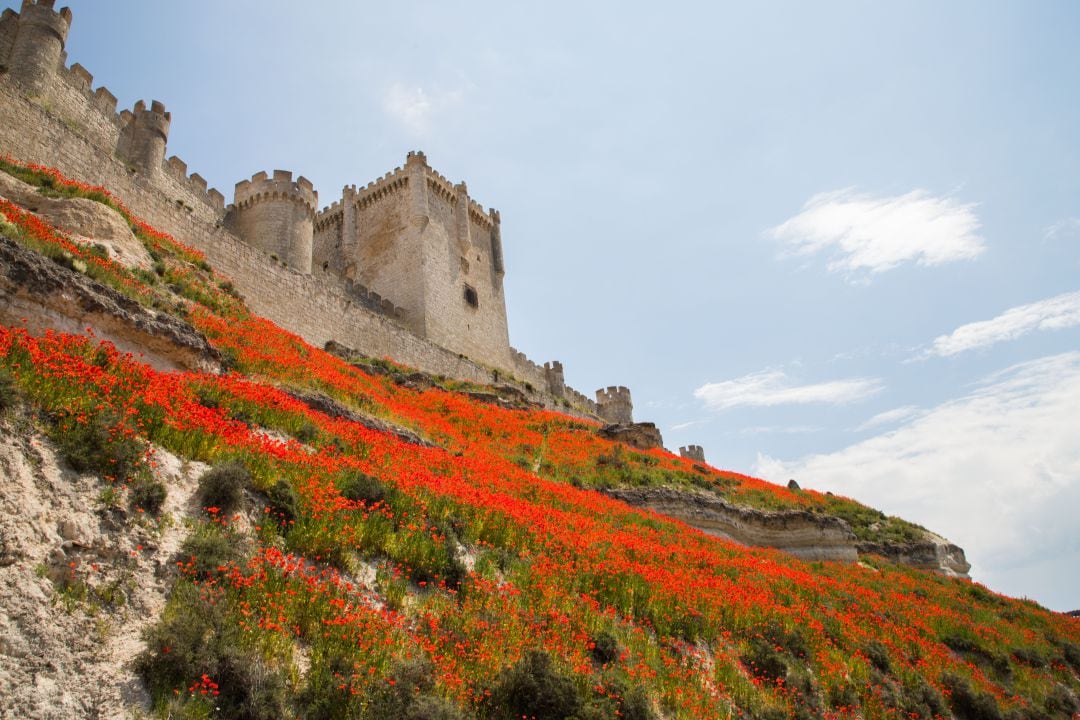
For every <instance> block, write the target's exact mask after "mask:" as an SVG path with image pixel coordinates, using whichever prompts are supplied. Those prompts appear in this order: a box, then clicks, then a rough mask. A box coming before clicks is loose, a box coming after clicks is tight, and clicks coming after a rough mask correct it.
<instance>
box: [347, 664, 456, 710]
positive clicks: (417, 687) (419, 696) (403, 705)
mask: <svg viewBox="0 0 1080 720" xmlns="http://www.w3.org/2000/svg"><path fill="white" fill-rule="evenodd" d="M434 677H435V668H434V666H433V665H432V664H431V661H430V660H429V659H428V658H427V657H419V658H413V659H410V660H404V661H399V662H397V663H395V664H394V666H393V668H391V670H390V674H389V677H388V678H387V679H388V680H389V681H390V682H387V683H380V684H378V685H376V686H375V689H374V690H373V692H372V693H371V697H370V699H369V703H368V706H367V712H366V713H365V714H364V717H368V718H372V720H376V719H381V718H396V719H398V720H464V717H465V716H464V714H463V713H462V712H461V710H459V709H458V708H457V706H455V705H454V704H453V703H451V702H449V701H448V700H446V699H445V698H443V697H441V696H439V695H438V694H437V693H436V692H435V680H434Z"/></svg>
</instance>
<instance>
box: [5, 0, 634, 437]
mask: <svg viewBox="0 0 1080 720" xmlns="http://www.w3.org/2000/svg"><path fill="white" fill-rule="evenodd" d="M71 20H72V17H71V11H70V10H69V9H68V8H63V9H61V10H56V9H55V7H54V0H23V3H22V6H21V10H20V12H18V13H16V12H15V11H13V10H5V11H4V12H3V15H2V16H0V154H3V155H8V156H11V157H12V158H14V159H16V160H20V161H23V162H32V163H41V164H45V165H49V166H52V167H56V168H57V169H58V170H60V171H61V172H63V173H65V174H67V175H69V176H72V177H77V178H81V179H83V180H86V181H88V182H92V183H96V184H100V185H102V186H105V187H108V188H109V189H110V190H111V191H113V192H114V193H116V194H117V195H118V196H119V197H120V198H122V199H123V200H124V202H125V203H126V204H127V205H128V206H129V207H130V208H131V209H132V210H133V211H134V212H136V213H137V214H138V215H140V216H142V217H143V218H144V219H145V220H147V221H148V222H150V223H151V224H153V225H155V226H157V227H159V228H161V229H163V230H166V231H168V232H170V233H171V234H173V235H175V236H176V237H179V238H183V240H184V241H185V242H187V243H189V244H191V245H192V246H194V247H196V248H197V249H199V250H201V251H202V252H203V253H205V255H206V256H207V259H208V261H209V262H210V263H211V264H212V265H213V266H214V267H215V269H216V270H217V271H218V272H220V273H222V274H223V275H225V276H227V277H228V278H230V280H231V281H232V282H233V284H234V286H235V287H236V289H237V290H238V291H239V292H240V293H241V294H242V296H243V297H244V299H245V300H246V302H247V303H248V305H249V307H251V309H252V310H253V311H254V312H256V313H258V314H260V315H262V316H264V317H267V318H269V319H270V320H272V321H274V322H276V323H277V324H279V325H281V326H282V327H285V328H286V329H288V330H291V331H292V332H294V333H296V334H298V335H300V336H301V337H303V338H304V339H305V340H307V341H308V342H310V343H312V344H313V345H317V346H325V345H327V344H329V343H336V344H338V345H342V346H345V347H348V348H350V349H353V350H355V351H357V352H359V353H363V354H366V355H369V356H373V357H390V358H392V359H394V360H396V361H398V362H401V363H403V364H406V365H411V366H414V367H416V368H419V369H421V370H424V371H427V372H431V373H434V374H441V375H446V376H449V377H453V378H456V379H461V380H467V381H473V382H478V383H491V382H511V383H515V382H516V384H517V385H518V386H519V387H520V388H522V389H523V390H525V391H527V393H528V394H531V396H532V399H534V400H537V401H540V402H543V403H544V404H545V405H547V406H549V407H553V408H558V409H561V410H564V411H568V412H572V413H575V414H579V415H582V416H585V417H596V418H599V419H602V420H605V421H607V422H610V423H631V422H633V405H632V401H631V397H630V391H629V390H628V389H627V388H626V387H623V386H612V387H607V388H602V389H600V390H598V391H597V392H596V398H595V400H593V399H591V398H588V397H586V396H584V395H583V394H581V393H580V392H578V391H576V390H574V389H573V388H571V387H569V386H567V385H566V382H565V379H564V372H563V366H562V363H560V362H558V361H551V362H547V363H545V364H544V365H543V366H541V365H538V364H537V363H534V362H532V361H531V360H529V359H528V358H526V357H525V356H524V355H523V354H522V353H520V352H518V351H516V350H515V349H514V348H512V347H511V346H510V341H509V333H508V324H507V318H506V300H505V296H504V293H503V278H504V275H505V273H506V268H505V264H504V259H503V251H502V236H501V231H500V217H499V213H498V211H496V210H494V209H491V210H487V211H485V209H484V208H483V207H482V206H481V205H480V204H479V203H478V202H476V201H475V200H473V199H472V198H471V197H470V196H469V193H468V189H467V187H466V185H465V183H464V182H458V183H453V182H451V181H449V180H447V179H446V178H445V177H443V176H442V175H440V174H439V173H438V172H436V171H435V170H434V169H432V167H431V166H430V165H429V164H428V162H427V158H426V157H425V156H424V154H423V153H421V152H410V153H409V154H408V156H407V157H406V160H405V163H404V165H403V166H402V167H398V168H396V169H394V170H393V171H392V172H389V173H387V174H385V175H383V176H382V177H381V178H379V179H378V180H376V181H374V182H370V183H368V184H367V185H365V186H358V185H351V186H347V187H345V188H344V190H343V191H342V195H341V198H340V199H339V200H335V201H334V202H332V203H331V204H330V205H328V206H326V207H323V208H322V209H320V208H319V195H318V193H317V192H316V190H315V188H314V187H313V186H312V183H311V182H310V181H309V180H307V179H306V178H304V177H296V178H294V177H293V174H292V173H291V172H287V171H283V170H274V171H273V172H272V173H267V172H258V173H256V174H254V175H253V176H252V177H251V178H250V179H248V180H242V181H240V182H238V183H237V184H236V188H235V191H234V199H233V202H232V203H231V204H229V205H227V206H226V204H225V197H224V196H223V194H222V193H221V192H219V191H218V190H216V189H212V188H208V187H207V183H206V181H205V180H204V179H203V178H202V177H201V176H200V175H198V174H197V173H190V174H189V172H188V167H187V164H186V163H185V162H184V161H182V160H181V159H179V158H177V157H175V156H173V157H169V158H167V159H166V146H167V143H168V136H169V128H170V125H171V122H172V117H171V115H170V113H169V112H167V111H166V109H165V106H164V105H163V104H162V103H160V102H157V101H154V102H152V103H150V106H149V107H147V106H146V104H145V103H144V102H142V101H139V102H138V103H136V104H135V106H134V108H132V109H131V110H124V111H122V112H119V113H118V112H117V99H116V97H115V96H114V95H113V94H112V93H111V92H109V90H108V89H107V88H105V87H103V86H99V87H98V88H96V89H92V86H93V76H92V75H91V74H90V73H89V72H88V71H87V70H86V69H85V68H84V67H83V66H81V65H79V64H78V63H75V64H72V65H71V66H68V65H67V54H66V52H65V49H64V46H65V43H66V40H67V35H68V31H69V29H70V26H71Z"/></svg>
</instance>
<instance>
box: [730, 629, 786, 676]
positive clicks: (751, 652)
mask: <svg viewBox="0 0 1080 720" xmlns="http://www.w3.org/2000/svg"><path fill="white" fill-rule="evenodd" d="M739 660H740V661H741V662H742V664H743V666H745V667H746V669H747V670H748V671H749V672H750V674H751V675H753V676H754V677H757V678H760V679H762V680H768V681H769V682H770V683H775V682H776V681H777V680H783V679H785V678H786V677H787V674H788V666H787V663H786V662H784V657H783V655H782V654H781V653H779V652H777V651H776V646H775V645H774V644H773V643H771V642H769V641H768V640H765V639H764V638H760V637H757V638H754V639H753V640H751V641H750V648H749V649H748V650H747V652H745V653H743V654H742V655H740V656H739Z"/></svg>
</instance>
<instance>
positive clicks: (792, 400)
mask: <svg viewBox="0 0 1080 720" xmlns="http://www.w3.org/2000/svg"><path fill="white" fill-rule="evenodd" d="M881 389H882V385H881V382H880V381H879V380H877V379H874V378H852V379H847V380H832V381H829V382H822V383H811V384H805V385H798V384H796V383H795V382H793V381H792V379H791V378H789V377H788V375H787V373H785V372H783V371H782V370H763V371H761V372H756V373H750V374H749V375H743V376H742V377H740V378H736V379H734V380H725V381H723V382H717V383H707V384H705V385H702V386H701V387H699V388H698V389H697V390H695V391H694V397H696V398H697V399H698V400H701V401H702V402H703V403H705V406H706V407H708V408H710V409H711V410H726V409H728V408H733V407H740V406H747V407H772V406H775V405H805V404H809V403H830V404H834V405H839V404H845V403H851V402H856V401H858V400H862V399H863V398H867V397H869V396H871V395H873V394H875V393H877V392H880V391H881Z"/></svg>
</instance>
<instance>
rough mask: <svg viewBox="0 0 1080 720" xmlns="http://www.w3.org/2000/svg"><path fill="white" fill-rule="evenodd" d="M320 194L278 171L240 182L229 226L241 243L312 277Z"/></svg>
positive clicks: (305, 181)
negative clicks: (271, 175)
mask: <svg viewBox="0 0 1080 720" xmlns="http://www.w3.org/2000/svg"><path fill="white" fill-rule="evenodd" d="M318 206H319V194H318V193H317V192H315V188H314V187H312V185H311V181H310V180H308V179H307V178H305V177H299V178H297V179H296V182H293V179H292V173H291V172H288V171H286V170H275V171H274V176H273V177H269V176H268V175H267V174H266V173H265V172H259V173H255V174H254V175H252V176H251V180H241V181H240V182H238V183H236V195H235V199H234V200H233V204H232V205H230V206H229V207H228V209H227V211H226V214H225V226H226V227H227V228H229V229H230V230H232V231H233V232H234V233H236V235H238V236H239V237H240V239H241V240H243V241H244V242H246V243H248V244H249V245H253V246H254V247H257V248H261V249H263V250H265V251H266V252H268V253H270V254H271V255H273V256H275V257H276V258H277V259H278V260H280V261H282V262H283V263H285V264H286V265H288V266H289V267H291V268H293V269H294V270H298V271H299V272H302V273H304V274H306V275H310V274H311V244H312V236H313V233H314V224H313V223H314V220H315V212H316V209H317V208H318Z"/></svg>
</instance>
